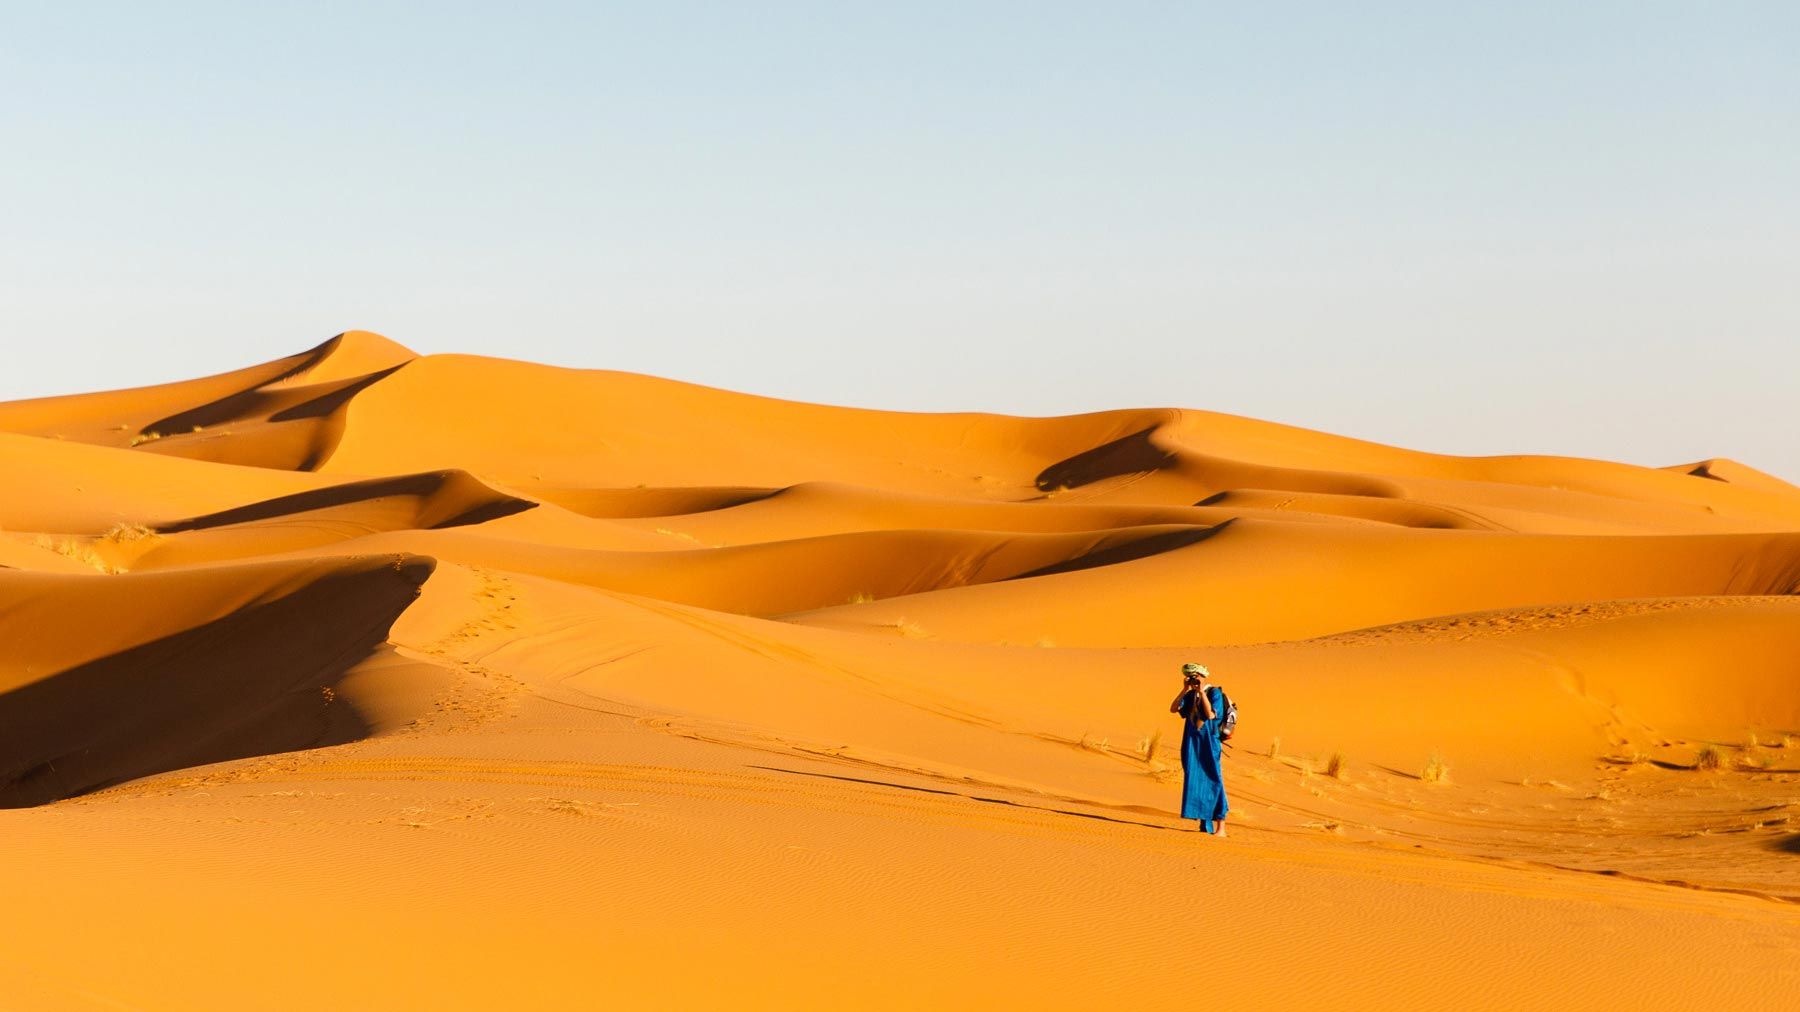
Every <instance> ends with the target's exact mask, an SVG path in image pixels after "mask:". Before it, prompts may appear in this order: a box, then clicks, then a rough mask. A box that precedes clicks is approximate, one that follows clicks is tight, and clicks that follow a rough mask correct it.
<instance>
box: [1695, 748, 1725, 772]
mask: <svg viewBox="0 0 1800 1012" xmlns="http://www.w3.org/2000/svg"><path fill="white" fill-rule="evenodd" d="M1723 765H1725V754H1724V753H1723V752H1721V751H1720V750H1719V747H1718V746H1717V745H1702V746H1700V751H1698V752H1696V753H1694V768H1695V769H1697V770H1716V769H1718V768H1719V767H1720V766H1723Z"/></svg>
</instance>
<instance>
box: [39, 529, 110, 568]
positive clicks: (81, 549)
mask: <svg viewBox="0 0 1800 1012" xmlns="http://www.w3.org/2000/svg"><path fill="white" fill-rule="evenodd" d="M31 543H32V544H33V545H36V546H37V547H39V548H42V549H44V550H45V551H49V552H55V553H56V554H58V555H62V556H65V557H67V558H71V559H74V560H75V561H76V562H79V563H82V564H84V565H88V566H92V567H93V568H94V569H95V570H97V571H99V572H102V573H105V574H107V575H108V576H112V575H114V574H116V573H117V572H118V571H119V570H118V569H117V568H116V567H114V566H113V564H112V563H110V562H108V561H106V560H105V559H104V558H102V557H101V556H100V553H98V552H96V551H94V546H93V545H90V544H88V543H87V542H86V541H84V540H82V539H80V538H62V537H56V536H55V535H50V534H39V535H38V536H37V537H35V538H32V539H31Z"/></svg>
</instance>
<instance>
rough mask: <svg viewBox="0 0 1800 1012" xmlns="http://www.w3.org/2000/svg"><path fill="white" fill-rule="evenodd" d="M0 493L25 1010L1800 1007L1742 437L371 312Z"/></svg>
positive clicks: (18, 463) (63, 444)
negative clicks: (1404, 443) (812, 377)
mask: <svg viewBox="0 0 1800 1012" xmlns="http://www.w3.org/2000/svg"><path fill="white" fill-rule="evenodd" d="M0 465H3V466H4V472H5V474H6V475H7V479H8V480H7V482H6V487H5V489H4V492H0V644H3V646H0V804H3V805H4V808H3V809H0V848H3V849H4V855H5V860H4V861H0V901H3V902H4V909H5V910H6V913H7V916H6V917H5V918H4V919H0V1007H5V1008H8V1009H11V1008H21V1009H38V1008H45V1009H61V1008H72V1009H89V1008H108V1009H110V1008H131V1009H211V1008H217V1009H240V1008H252V1007H254V1008H293V1009H317V1008H500V1007H525V1006H533V1005H538V1006H555V1007H595V1008H598V1007H612V1006H619V1005H626V1004H630V1005H635V1006H641V1007H685V1006H697V1005H701V1004H705V1005H707V1006H715V1005H723V1004H726V1003H729V1007H767V1008H823V1007H831V1008H920V1007H934V1006H936V1007H972V1006H983V1007H989V1008H994V1007H999V1008H1013V1007H1025V1006H1027V1004H1028V1003H1029V1004H1032V1005H1037V1006H1042V1007H1054V1008H1076V1007H1081V1008H1092V1007H1101V1006H1106V1007H1123V1008H1189V1007H1194V1006H1195V1005H1197V1004H1204V1003H1205V1002H1206V1001H1207V1000H1216V1001H1225V1002H1231V1003H1234V1004H1236V1005H1237V1006H1238V1007H1244V1006H1246V1005H1248V1007H1253V1008H1264V1007H1282V1006H1286V1005H1299V1004H1301V1003H1307V1004H1311V1005H1314V1006H1317V1007H1332V1008H1383V1009H1385V1008H1395V1007H1429V1008H1453V1007H1491V1008H1694V1007H1729V1008H1787V1007H1791V1001H1792V996H1793V994H1795V993H1796V989H1800V826H1797V825H1796V823H1795V822H1794V819H1795V818H1796V814H1797V813H1800V798H1797V797H1796V794H1795V788H1796V783H1800V682H1797V681H1796V678H1797V676H1800V660H1797V658H1800V596H1797V594H1800V488H1795V487H1793V486H1790V485H1787V484H1786V483H1784V482H1782V481H1780V480H1778V479H1775V478H1773V477H1770V476H1768V475H1764V474H1761V473H1759V472H1756V471H1754V470H1752V469H1750V468H1748V467H1745V466H1744V465H1742V464H1737V463H1734V462H1731V461H1727V460H1710V461H1704V462H1698V463H1693V464H1684V465H1681V466H1677V467H1671V468H1665V469H1660V470H1659V469H1646V468H1638V467H1630V466H1626V465H1620V464H1610V463H1603V462H1597V461H1584V460H1570V459H1563V458H1553V457H1494V458H1459V457H1444V456H1436V455H1432V454H1425V453H1416V452H1411V451H1406V450H1400V449H1394V448H1390V447H1385V446H1379V445H1375V444H1371V443H1364V442H1359V441H1356V440H1350V439H1344V438H1340V437H1336V436H1328V435H1324V434H1321V433H1316V432H1309V431H1305V430H1301V429H1295V428H1289V427H1286V426H1280V425H1274V424H1269V423H1264V422H1257V421H1252V420H1249V419H1243V418H1235V417H1231V416H1226V415H1218V414H1211V413H1207V412H1200V411H1181V410H1144V411H1116V412H1106V413H1101V414H1092V415H1081V416H1073V417H1067V418H1049V419H1027V418H1010V417H1003V416H998V415H985V414H956V415H912V414H899V413H890V412H877V411H859V410H852V409H846V408H832V407H821V406H814V405H806V404H795V403H789V402H784V401H777V400H770V399H765V398H759V397H751V396H746V395H741V394H734V393H727V392H724V391H718V390H711V389H706V388H701V387H695V386H690V385H685V384H680V383H674V382H670V381H666V380H658V379H652V378H648V377H643V376H634V375H626V374H620V373H608V372H584V371H574V370H564V369H555V368H550V367H546V366H538V365H530V364H525V363H519V362H509V361H501V360H494V359H482V358H472V357H466V356H429V357H418V356H415V355H414V354H413V353H412V352H410V351H408V350H406V349H405V348H402V347H400V346H399V345H396V344H394V343H393V342H391V341H388V340H386V339H384V338H381V337H378V336H376V335H373V334H367V333H358V332H352V333H348V334H344V335H342V336H340V337H338V338H334V339H333V340H331V341H329V342H327V343H325V344H324V345H322V346H320V347H319V348H317V349H314V350H312V351H309V352H306V353H304V354H301V355H295V356H292V357H290V358H286V359H282V360H280V361H278V362H272V363H269V364H267V365H263V366H257V367H254V368H250V369H243V370H239V371H237V372H232V373H226V374H222V375H219V376H214V377H209V378H206V379H200V380H194V381H190V382H185V383H174V384H168V385H164V386H159V387H146V388H142V389H136V390H126V391H118V392H112V393H104V394H85V395H78V396H72V397H60V398H49V399H43V400H35V401H22V402H15V403H11V404H0ZM1185 660H1200V661H1203V662H1205V663H1207V664H1209V665H1210V666H1211V667H1212V669H1213V670H1214V672H1215V673H1216V675H1217V676H1218V679H1219V681H1220V682H1221V683H1222V684H1223V685H1225V686H1226V688H1227V689H1228V690H1229V691H1230V692H1231V693H1232V695H1233V696H1234V698H1236V699H1237V700H1238V702H1239V704H1240V706H1241V707H1242V710H1243V726H1242V729H1241V732H1240V734H1239V736H1238V738H1237V740H1236V742H1235V743H1234V744H1235V748H1234V751H1233V752H1231V753H1230V754H1229V756H1228V759H1227V770H1226V772H1227V786H1228V789H1229V791H1230V792H1231V795H1232V799H1233V816H1232V820H1231V823H1230V836H1229V837H1227V838H1225V839H1210V838H1207V837H1204V836H1201V835H1199V834H1197V833H1196V832H1195V831H1194V828H1193V825H1192V824H1191V823H1186V824H1184V823H1181V822H1179V821H1178V820H1177V819H1176V818H1174V808H1175V806H1176V804H1177V795H1178V790H1179V784H1180V774H1179V766H1178V760H1177V756H1176V754H1175V745H1176V744H1177V743H1178V741H1179V730H1180V729H1179V725H1178V723H1177V722H1176V721H1175V720H1174V719H1173V718H1171V717H1170V716H1168V714H1167V713H1166V712H1165V710H1166V707H1167V705H1168V701H1169V698H1170V697H1171V696H1172V695H1173V694H1174V692H1175V689H1176V687H1177V682H1178V675H1177V668H1178V665H1179V664H1180V662H1182V661H1185ZM1790 735H1791V736H1794V737H1793V738H1790V737H1789V736H1790ZM1333 753H1340V754H1341V756H1342V772H1341V775H1340V776H1336V777H1334V776H1330V775H1328V774H1327V773H1326V767H1327V763H1328V759H1329V757H1330V756H1331V755H1332V754H1333ZM1703 753H1704V754H1706V755H1707V756H1708V757H1709V758H1710V757H1716V758H1717V768H1700V767H1703V766H1709V765H1710V763H1701V762H1700V759H1701V756H1702V754H1703ZM1433 757H1437V758H1438V759H1440V760H1441V761H1442V763H1443V764H1444V765H1447V767H1448V770H1449V773H1448V777H1447V778H1445V779H1441V780H1433V779H1430V778H1427V777H1425V776H1424V772H1425V770H1426V768H1427V765H1428V763H1430V762H1431V760H1432V759H1433Z"/></svg>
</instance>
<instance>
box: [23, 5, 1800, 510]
mask: <svg viewBox="0 0 1800 1012" xmlns="http://www.w3.org/2000/svg"><path fill="white" fill-rule="evenodd" d="M278 8H279V9H278ZM1795 52H1800V5H1793V4H1788V3H1730V2H1720V3H1704V4H1703V3H1689V4H1665V3H1654V2H1645V3H1581V4H1568V3H1547V4H1532V3H1518V4H1506V5H1475V4H1454V3H1417V4H1400V3H1368V4H1336V3H1329V4H1262V5H1243V4H1204V3H1191V4H1173V3H1129V2H1120V3H1109V4H1094V3H1083V4H1057V3H1023V2H1022V3H988V4H982V3H968V2H964V3H953V4H934V3H907V4H872V3H871V4H863V3H845V2H840V3H819V4H788V3H764V4H741V3H729V4H728V3H719V4H687V3H673V2H671V3H654V4H651V3H641V4H631V5H609V4H566V5H565V4H506V5H501V4H452V3H440V4H429V5H427V4H380V3H355V4H350V3H342V4H331V3H316V4H304V5H298V4H296V5H248V4H235V3H233V4H224V3H221V4H196V3H187V4H183V3H173V4H168V5H160V6H158V7H156V8H155V9H151V8H150V7H148V6H146V5H126V4H100V3H90V4H78V3H70V4H56V5H32V6H30V7H28V6H27V5H23V4H5V5H0V152H4V157H3V158H0V238H3V240H4V241H3V242H0V341H4V344H5V359H4V362H5V368H4V369H3V370H0V398H14V397H23V396H34V395H41V394H48V393H61V392H74V391H78V390H89V389H101V388H108V387H116V386H123V385H132V384H135V383H144V382H155V381H162V380H169V379H177V378H183V377H188V376H194V375H200V374H203V373H209V372H217V371H222V370H224V369H229V368H235V367H237V366H241V365H246V364H249V363H251V362H255V361H261V360H265V359H269V358H273V357H276V356H279V355H283V354H287V353H289V352H292V351H296V350H299V349H301V348H304V347H307V346H310V345H312V344H315V343H317V342H318V341H321V340H323V339H324V338H326V337H329V336H330V335H331V334H333V333H336V332H338V331H340V330H343V329H346V328H351V327H361V328H367V329H372V330H377V331H380V332H382V333H385V334H387V335H388V336H390V337H393V338H394V339H396V340H398V341H401V342H402V343H405V344H408V345H410V346H412V347H414V348H416V349H418V350H420V351H424V352H444V351H461V352H476V353H483V354H494V355H503V356H507V357H514V358H526V359H532V360H535V361H540V362H548V363H554V364H558V365H568V366H580V367H596V368H614V369H626V370H631V371H637V372H648V373H654V374H658V375H665V376H672V377H676V378H680V379H686V380H691V381H695V382H701V383H708V384H712V385H717V386H724V387H730V388H734V389H740V390H748V391H754V392H758V393H767V394H774V395H778V396H786V397H795V398H800V399H806V400H816V401H826V402H834V403H849V404H858V405H866V406H873V407H891V408H906V409H919V410H949V409H982V410H996V411H1007V412H1015V413H1025V414H1058V413H1066V412H1075V411H1085V410H1096V409H1101V408H1109V407H1136V406H1164V405H1172V406H1183V407H1196V408H1209V409H1214V410H1222V411H1230V412H1235V413H1240V414H1249V415H1254V416H1258V417H1264V418H1269V419H1273V420H1278V421H1283V422H1289V423H1293V424H1299V425H1306V426H1311V427H1315V428H1323V429H1328V430H1332V431H1336V432H1342V433H1344V434H1348V435H1355V436H1361V437H1364V438H1370V439H1377V440H1381V441H1384V442H1392V443H1398V444H1402V445H1408V446H1416V447H1420V448H1424V449H1431V450H1438V451H1444V452H1460V453H1503V452H1550V453H1568V454H1576V455H1583V456H1602V457H1609V458H1613V459H1622V460H1629V461H1632V462H1636V463H1648V464H1665V463H1675V462H1678V461H1684V460H1689V459H1695V458H1699V457H1702V456H1710V455H1715V454H1716V455H1725V456H1732V457H1737V458H1739V459H1742V460H1744V461H1746V462H1748V463H1751V464H1753V465H1755V466H1759V467H1762V468H1764V469H1767V470H1771V471H1774V472H1776V473H1779V474H1782V475H1784V476H1786V477H1788V478H1789V479H1800V424H1796V422H1797V419H1796V414H1797V412H1800V406H1797V404H1800V399H1797V398H1796V397H1795V394H1794V387H1795V380H1796V377H1800V285H1797V284H1796V283H1795V276H1796V274H1800V270H1796V268H1797V267H1800V239H1796V236H1800V188H1797V187H1796V186H1795V185H1794V180H1796V179H1800V61H1797V60H1795V59H1794V58H1793V54H1794V53H1795Z"/></svg>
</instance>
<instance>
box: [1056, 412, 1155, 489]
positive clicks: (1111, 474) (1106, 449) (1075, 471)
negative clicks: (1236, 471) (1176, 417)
mask: <svg viewBox="0 0 1800 1012" xmlns="http://www.w3.org/2000/svg"><path fill="white" fill-rule="evenodd" d="M1155 434H1156V426H1151V427H1150V428H1147V429H1144V430H1142V431H1139V432H1134V433H1132V434H1131V435H1129V436H1121V437H1119V438H1118V439H1115V440H1113V441H1112V442H1110V443H1105V444H1102V445H1100V446H1096V447H1094V448H1093V449H1091V450H1085V451H1083V452H1081V453H1078V454H1076V455H1075V456H1073V457H1070V458H1068V459H1066V460H1063V461H1059V462H1057V463H1055V464H1052V465H1050V466H1049V467H1046V468H1044V470H1043V471H1041V472H1039V474H1038V476H1037V487H1038V489H1039V490H1040V491H1044V492H1048V491H1051V490H1053V489H1058V488H1080V487H1081V486H1083V485H1091V484H1093V483H1094V482H1097V481H1101V480H1104V479H1106V478H1116V477H1118V476H1120V475H1125V474H1142V473H1144V472H1146V471H1160V470H1162V469H1163V468H1165V467H1168V466H1169V465H1170V464H1172V463H1174V461H1175V454H1174V453H1173V452H1171V451H1169V450H1165V449H1163V448H1162V447H1160V446H1157V445H1156V443H1155V441H1154V440H1153V439H1152V438H1151V437H1152V436H1154V435H1155Z"/></svg>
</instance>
